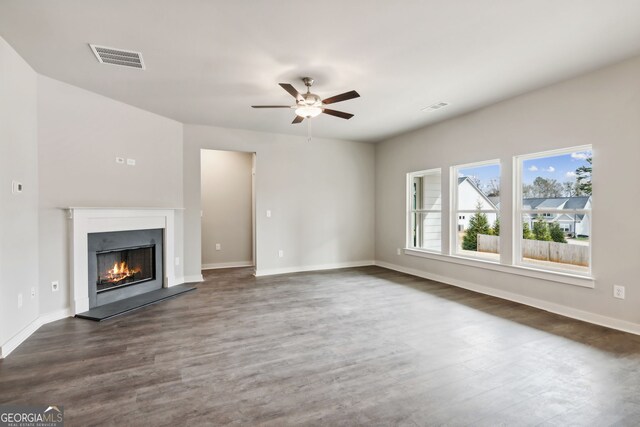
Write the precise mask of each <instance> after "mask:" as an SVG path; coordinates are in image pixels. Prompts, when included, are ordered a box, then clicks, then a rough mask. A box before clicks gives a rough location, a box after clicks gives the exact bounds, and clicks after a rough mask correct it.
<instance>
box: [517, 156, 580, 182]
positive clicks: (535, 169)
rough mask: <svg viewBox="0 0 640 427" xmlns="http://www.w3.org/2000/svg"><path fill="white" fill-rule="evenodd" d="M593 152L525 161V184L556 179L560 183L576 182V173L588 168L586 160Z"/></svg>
mask: <svg viewBox="0 0 640 427" xmlns="http://www.w3.org/2000/svg"><path fill="white" fill-rule="evenodd" d="M590 156H591V152H587V151H580V152H575V153H570V154H562V155H559V156H553V157H543V158H540V159H531V160H525V161H524V162H523V168H522V178H523V181H524V183H525V184H531V183H532V182H533V180H534V179H536V178H537V177H539V176H541V177H543V178H551V179H555V180H557V181H558V182H566V181H568V182H574V181H575V180H576V176H575V172H576V169H578V168H579V167H580V166H588V165H589V163H587V161H586V158H587V157H590Z"/></svg>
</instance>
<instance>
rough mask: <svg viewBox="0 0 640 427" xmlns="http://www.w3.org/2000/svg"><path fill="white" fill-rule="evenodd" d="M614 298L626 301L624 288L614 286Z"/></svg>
mask: <svg viewBox="0 0 640 427" xmlns="http://www.w3.org/2000/svg"><path fill="white" fill-rule="evenodd" d="M613 297H614V298H619V299H624V297H625V292H624V286H620V285H614V286H613Z"/></svg>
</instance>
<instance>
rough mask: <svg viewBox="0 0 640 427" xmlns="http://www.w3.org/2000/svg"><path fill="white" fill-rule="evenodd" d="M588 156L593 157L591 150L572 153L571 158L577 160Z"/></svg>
mask: <svg viewBox="0 0 640 427" xmlns="http://www.w3.org/2000/svg"><path fill="white" fill-rule="evenodd" d="M588 157H591V151H580V152H577V153H571V158H572V159H575V160H585V159H586V158H588Z"/></svg>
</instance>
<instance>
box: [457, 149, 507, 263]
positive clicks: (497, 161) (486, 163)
mask: <svg viewBox="0 0 640 427" xmlns="http://www.w3.org/2000/svg"><path fill="white" fill-rule="evenodd" d="M494 165H497V166H498V167H499V168H500V177H499V178H500V181H502V169H503V168H502V162H501V160H500V159H491V160H483V161H480V162H472V163H465V164H460V165H454V166H451V167H450V168H449V175H450V176H449V193H450V198H449V200H450V214H449V232H450V234H449V255H451V256H456V257H461V258H466V259H473V260H480V261H483V262H489V263H493V264H500V263H501V258H502V256H501V255H500V253H498V254H497V255H498V256H499V259H498V260H491V259H487V258H486V257H483V256H472V255H469V254H466V253H463V252H458V216H459V215H461V214H462V215H465V216H468V215H469V214H474V213H476V212H477V211H476V210H475V209H474V210H458V171H459V170H461V169H468V168H476V167H482V166H494ZM485 197H486V196H485ZM480 212H482V213H495V214H496V218H497V219H499V218H500V209H495V210H494V209H483V210H481V211H480ZM461 247H462V246H461Z"/></svg>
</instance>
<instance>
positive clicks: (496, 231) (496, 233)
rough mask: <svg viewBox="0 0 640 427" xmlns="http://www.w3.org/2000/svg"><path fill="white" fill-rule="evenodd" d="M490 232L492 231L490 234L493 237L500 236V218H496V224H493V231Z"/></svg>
mask: <svg viewBox="0 0 640 427" xmlns="http://www.w3.org/2000/svg"><path fill="white" fill-rule="evenodd" d="M491 231H493V233H491V234H493V235H494V236H499V235H500V218H496V222H494V223H493V229H492V230H491Z"/></svg>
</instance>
